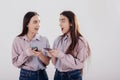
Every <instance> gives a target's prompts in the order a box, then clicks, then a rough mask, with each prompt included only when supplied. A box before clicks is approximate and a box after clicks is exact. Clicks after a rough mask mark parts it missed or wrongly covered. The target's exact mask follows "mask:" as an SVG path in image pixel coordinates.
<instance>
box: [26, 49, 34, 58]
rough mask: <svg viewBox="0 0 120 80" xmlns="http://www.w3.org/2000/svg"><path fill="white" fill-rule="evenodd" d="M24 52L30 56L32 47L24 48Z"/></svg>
mask: <svg viewBox="0 0 120 80" xmlns="http://www.w3.org/2000/svg"><path fill="white" fill-rule="evenodd" d="M26 54H27V55H28V56H32V55H33V52H32V49H31V48H26Z"/></svg>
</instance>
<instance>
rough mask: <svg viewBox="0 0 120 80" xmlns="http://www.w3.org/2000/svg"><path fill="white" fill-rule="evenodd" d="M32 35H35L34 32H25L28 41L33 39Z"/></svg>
mask: <svg viewBox="0 0 120 80" xmlns="http://www.w3.org/2000/svg"><path fill="white" fill-rule="evenodd" d="M34 36H35V34H33V33H29V32H28V33H27V37H28V39H29V40H30V41H31V40H32V39H33V37H34Z"/></svg>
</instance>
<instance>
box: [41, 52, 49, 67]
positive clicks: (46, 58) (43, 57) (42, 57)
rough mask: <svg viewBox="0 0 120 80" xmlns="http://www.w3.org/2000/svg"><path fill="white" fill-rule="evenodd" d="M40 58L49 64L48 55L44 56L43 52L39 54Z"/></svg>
mask: <svg viewBox="0 0 120 80" xmlns="http://www.w3.org/2000/svg"><path fill="white" fill-rule="evenodd" d="M39 58H40V60H41V61H42V62H43V63H44V64H45V65H48V64H49V61H50V59H49V58H48V57H47V56H44V55H43V54H39Z"/></svg>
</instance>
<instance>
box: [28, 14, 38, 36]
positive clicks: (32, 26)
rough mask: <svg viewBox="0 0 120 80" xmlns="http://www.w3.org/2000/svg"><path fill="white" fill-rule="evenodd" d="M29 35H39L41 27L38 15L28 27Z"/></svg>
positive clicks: (31, 20)
mask: <svg viewBox="0 0 120 80" xmlns="http://www.w3.org/2000/svg"><path fill="white" fill-rule="evenodd" d="M27 27H28V33H32V34H37V32H38V30H39V27H40V18H39V16H38V15H35V16H33V17H32V18H31V19H30V22H29V23H28V25H27Z"/></svg>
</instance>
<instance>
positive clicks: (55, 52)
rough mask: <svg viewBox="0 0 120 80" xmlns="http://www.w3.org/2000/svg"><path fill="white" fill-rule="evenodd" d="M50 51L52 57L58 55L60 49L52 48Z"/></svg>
mask: <svg viewBox="0 0 120 80" xmlns="http://www.w3.org/2000/svg"><path fill="white" fill-rule="evenodd" d="M48 52H49V54H50V55H51V57H57V55H58V54H59V50H58V49H55V50H50V51H48Z"/></svg>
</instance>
